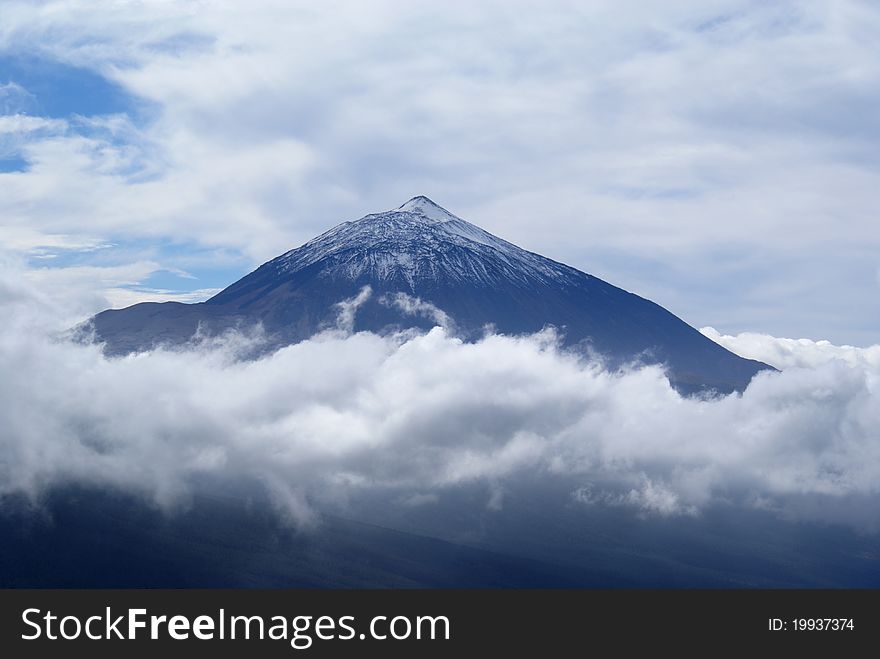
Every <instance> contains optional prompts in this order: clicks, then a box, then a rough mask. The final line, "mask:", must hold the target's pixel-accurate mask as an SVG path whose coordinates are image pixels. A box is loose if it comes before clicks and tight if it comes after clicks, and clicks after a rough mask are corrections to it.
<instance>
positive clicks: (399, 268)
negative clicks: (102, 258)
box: [93, 196, 769, 392]
mask: <svg viewBox="0 0 880 659" xmlns="http://www.w3.org/2000/svg"><path fill="white" fill-rule="evenodd" d="M367 286H368V287H369V290H370V291H371V295H370V297H369V298H368V299H363V296H362V300H361V304H360V305H359V307H358V309H357V313H356V316H355V318H354V329H355V330H356V331H363V330H367V331H375V332H384V331H389V330H393V329H400V328H404V327H422V328H428V327H431V326H432V325H434V324H436V322H437V321H438V318H443V319H450V320H451V323H452V324H453V325H454V327H455V330H456V332H457V333H459V334H460V335H461V336H462V337H463V338H465V339H473V338H478V337H479V336H482V334H483V333H484V331H485V328H486V326H491V327H493V328H494V329H495V331H498V332H502V333H506V334H522V333H529V332H535V331H538V330H541V329H542V328H544V327H546V326H548V325H553V326H555V327H557V328H558V329H559V330H560V331H561V332H562V334H563V336H564V341H565V343H566V344H567V345H570V346H574V347H581V348H583V349H585V350H587V349H588V350H590V351H591V352H592V353H594V354H599V355H601V356H602V357H603V358H604V359H605V360H606V363H608V364H609V366H611V367H615V366H619V365H622V364H625V363H631V362H633V361H641V362H644V363H661V364H665V365H666V366H667V368H668V372H669V375H670V379H671V380H672V382H673V383H674V384H675V385H676V386H677V387H678V388H679V389H682V390H686V391H693V390H700V389H707V388H709V389H715V390H718V391H724V392H727V391H733V390H742V389H744V388H745V386H746V385H747V384H748V382H749V380H750V379H751V378H752V376H753V375H755V373H757V372H758V371H760V370H762V369H766V368H769V367H768V366H766V365H765V364H762V363H760V362H756V361H752V360H747V359H743V358H741V357H738V356H737V355H735V354H733V353H731V352H729V351H728V350H726V349H724V348H722V347H721V346H719V345H718V344H716V343H714V342H713V341H711V340H709V339H707V338H706V337H704V336H703V335H702V334H700V333H699V332H698V331H697V330H695V329H694V328H693V327H690V326H689V325H688V324H686V323H685V322H684V321H682V320H680V319H679V318H677V317H676V316H674V315H673V314H671V313H669V312H668V311H666V310H665V309H663V308H662V307H660V306H658V305H656V304H654V303H653V302H650V301H649V300H645V299H643V298H641V297H638V296H637V295H634V294H632V293H628V292H626V291H624V290H622V289H620V288H617V287H615V286H612V285H611V284H608V283H607V282H604V281H602V280H601V279H597V278H596V277H593V276H591V275H588V274H586V273H583V272H581V271H579V270H577V269H575V268H572V267H569V266H567V265H564V264H562V263H558V262H556V261H553V260H551V259H548V258H545V257H543V256H540V255H538V254H534V253H532V252H529V251H526V250H524V249H522V248H520V247H517V246H516V245H514V244H512V243H509V242H507V241H506V240H503V239H501V238H498V237H497V236H494V235H492V234H491V233H489V232H487V231H484V230H483V229H481V228H479V227H478V226H476V225H474V224H471V223H470V222H467V221H465V220H463V219H461V218H460V217H457V216H456V215H453V214H452V213H450V212H449V211H447V210H446V209H444V208H442V207H440V206H439V205H437V204H435V203H434V202H433V201H431V200H430V199H428V198H427V197H423V196H418V197H413V198H412V199H410V200H409V201H407V202H406V203H405V204H403V205H401V206H399V207H397V208H395V209H393V210H390V211H386V212H384V213H374V214H371V215H366V216H364V217H362V218H361V219H359V220H354V221H350V222H343V223H342V224H339V225H337V226H335V227H333V228H332V229H330V230H329V231H327V232H325V233H323V234H321V235H320V236H317V237H316V238H314V239H312V240H310V241H309V242H307V243H306V244H305V245H302V246H301V247H297V248H296V249H293V250H291V251H289V252H286V253H284V254H282V255H281V256H279V257H277V258H275V259H273V260H271V261H269V262H268V263H265V264H263V265H262V266H260V267H259V268H257V269H256V270H255V271H254V272H252V273H250V274H249V275H247V276H245V277H243V278H242V279H240V280H239V281H237V282H235V283H234V284H232V285H231V286H229V287H228V288H226V289H224V290H223V291H221V292H220V293H218V294H217V295H215V296H214V297H212V298H211V299H210V300H208V301H206V302H202V303H199V304H181V303H176V302H166V303H161V304H160V303H149V302H148V303H142V304H136V305H134V306H131V307H128V308H126V309H119V310H108V311H104V312H102V313H100V314H98V315H97V316H95V317H94V319H93V325H94V329H95V333H96V336H97V337H98V339H99V340H101V341H103V342H104V343H105V350H106V351H107V352H108V353H109V354H123V353H126V352H131V351H136V350H143V349H149V348H151V347H154V346H156V345H160V344H179V343H184V342H186V341H188V340H190V339H191V338H192V337H193V336H194V335H195V334H196V332H199V333H201V334H202V335H204V334H209V335H210V334H214V333H218V332H222V331H224V330H226V329H229V328H231V327H246V326H247V325H253V324H256V323H260V324H261V325H262V326H263V328H264V329H265V330H266V331H267V332H268V333H269V336H270V337H271V339H272V341H271V342H272V345H276V346H281V345H286V344H289V343H293V342H296V341H300V340H303V339H306V338H308V337H310V336H312V335H313V334H315V333H316V332H317V331H320V330H321V329H322V328H325V327H327V326H330V325H332V324H333V323H334V322H335V319H336V317H337V316H338V313H339V305H338V303H339V302H341V301H343V300H346V299H350V298H352V297H354V296H357V295H358V294H359V293H360V292H361V291H362V290H363V289H364V287H367Z"/></svg>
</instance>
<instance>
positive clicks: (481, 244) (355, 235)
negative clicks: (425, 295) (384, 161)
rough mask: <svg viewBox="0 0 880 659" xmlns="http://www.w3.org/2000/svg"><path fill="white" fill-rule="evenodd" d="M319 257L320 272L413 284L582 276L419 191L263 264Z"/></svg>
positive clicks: (289, 268)
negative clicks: (488, 229)
mask: <svg viewBox="0 0 880 659" xmlns="http://www.w3.org/2000/svg"><path fill="white" fill-rule="evenodd" d="M319 262H320V263H323V264H324V267H323V276H325V277H330V278H341V279H345V280H349V281H356V280H360V279H363V278H369V279H375V280H379V281H390V280H397V281H402V282H406V284H407V287H408V288H409V289H410V291H412V292H417V289H418V282H420V281H431V282H434V283H437V282H440V281H444V280H445V281H451V280H458V281H470V282H472V283H474V284H483V285H495V284H497V283H499V282H501V281H508V282H518V283H519V284H520V285H523V286H529V285H533V284H535V283H536V282H546V281H551V280H552V281H556V282H558V283H560V284H566V283H571V282H572V281H573V280H575V279H579V278H581V277H585V276H587V275H584V274H583V273H579V272H577V271H575V270H574V269H572V268H569V267H568V266H564V265H562V264H560V263H556V262H555V261H551V260H550V259H547V258H544V257H542V256H539V255H537V254H533V253H532V252H528V251H526V250H524V249H522V248H520V247H517V246H516V245H514V244H512V243H509V242H507V241H506V240H502V239H501V238H498V237H497V236H494V235H492V234H491V233H489V232H488V231H485V230H483V229H481V228H480V227H478V226H476V225H475V224H471V223H470V222H467V221H465V220H463V219H461V218H460V217H458V216H456V215H453V214H452V213H450V212H449V211H447V210H446V209H444V208H442V207H441V206H439V205H438V204H436V203H434V202H433V201H431V200H430V199H428V198H427V197H424V196H417V197H413V198H412V199H410V200H409V201H407V202H406V203H404V204H402V205H401V206H398V207H397V208H395V209H392V210H389V211H385V212H382V213H372V214H370V215H365V216H364V217H362V218H360V219H359V220H355V221H351V222H343V223H342V224H339V225H337V226H335V227H333V228H332V229H330V230H329V231H327V232H325V233H323V234H321V235H320V236H318V237H316V238H314V239H312V240H310V241H309V242H307V243H306V244H305V245H303V246H302V247H298V248H296V249H294V250H291V251H290V252H287V253H286V254H284V255H282V256H281V257H279V258H278V259H275V260H274V261H272V262H270V263H269V264H267V265H269V266H273V265H274V268H275V269H276V270H277V271H278V272H284V273H295V272H299V271H301V270H303V269H304V268H309V267H311V266H313V265H315V264H317V263H319Z"/></svg>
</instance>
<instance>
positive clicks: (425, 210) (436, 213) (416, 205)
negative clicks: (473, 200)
mask: <svg viewBox="0 0 880 659" xmlns="http://www.w3.org/2000/svg"><path fill="white" fill-rule="evenodd" d="M395 210H397V211H400V212H402V213H415V214H416V215H421V216H422V217H424V218H426V219H428V220H433V221H434V222H451V221H454V220H461V218H460V217H456V216H455V215H453V214H452V213H450V212H449V211H448V210H446V209H445V208H443V207H442V206H440V205H438V204H435V203H434V202H433V201H431V200H430V199H428V198H427V197H425V196H424V195H418V196H417V197H413V198H412V199H410V200H409V201H407V202H406V203H405V204H401V205H400V206H398V207H397V208H396V209H395Z"/></svg>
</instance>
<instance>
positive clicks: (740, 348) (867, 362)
mask: <svg viewBox="0 0 880 659" xmlns="http://www.w3.org/2000/svg"><path fill="white" fill-rule="evenodd" d="M700 331H701V332H702V333H703V334H704V335H706V336H707V337H709V338H710V339H712V340H713V341H715V342H716V343H719V344H721V345H722V346H724V347H725V348H727V349H728V350H731V351H732V352H735V353H736V354H738V355H741V356H742V357H748V358H749V359H757V360H758V361H762V362H764V363H765V364H770V365H771V366H775V367H776V368H780V369H785V368H816V367H817V366H822V365H824V364H828V363H832V362H835V361H841V362H844V363H846V364H849V365H850V366H856V367H868V368H873V369H877V368H880V345H874V346H868V347H867V348H859V347H856V346H847V345H843V346H837V345H834V344H832V343H831V342H830V341H813V340H811V339H780V338H777V337H775V336H768V335H766V334H757V333H755V332H743V333H741V334H737V335H736V336H730V335H726V334H721V333H720V332H718V331H717V330H716V329H715V328H713V327H703V328H701V329H700Z"/></svg>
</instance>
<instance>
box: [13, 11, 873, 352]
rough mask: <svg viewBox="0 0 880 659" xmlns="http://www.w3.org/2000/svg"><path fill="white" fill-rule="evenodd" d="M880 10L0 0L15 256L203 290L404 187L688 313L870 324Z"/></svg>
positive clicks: (386, 204) (132, 288) (199, 295)
mask: <svg viewBox="0 0 880 659" xmlns="http://www.w3.org/2000/svg"><path fill="white" fill-rule="evenodd" d="M878 103H880V7H878V6H877V5H876V4H875V3H870V2H860V1H856V0H835V1H832V0H823V1H819V0H804V1H798V2H774V3H766V2H743V1H736V2H733V1H727V0H706V1H702V0H701V1H699V2H675V1H673V2H626V1H623V2H620V1H616V2H602V1H596V2H568V1H555V2H547V3H540V5H538V4H535V3H527V2H517V1H513V2H475V3H466V4H465V3H461V4H456V5H454V6H453V5H450V4H449V3H441V2H427V1H426V2H417V3H413V2H394V1H381V0H380V1H377V2H371V3H369V6H367V3H361V2H344V1H331V2H322V3H319V4H316V3H311V2H309V3H305V2H302V3H301V2H271V1H261V2H251V3H237V2H212V1H202V2H174V1H161V2H160V1H155V2H146V1H137V2H136V1H120V2H114V3H93V2H85V1H76V0H70V1H65V2H15V1H8V2H4V3H3V4H2V6H0V245H2V252H0V258H2V259H3V260H4V263H6V264H14V266H15V267H17V268H19V270H20V271H21V273H22V276H23V277H24V278H26V279H27V280H29V281H30V282H31V283H33V284H35V285H37V286H39V287H40V288H41V289H42V290H43V291H44V294H45V295H47V296H50V297H52V298H53V299H54V300H55V301H56V303H57V304H58V305H59V306H63V308H64V309H65V310H66V312H67V315H68V316H67V317H69V318H71V319H75V318H79V319H81V318H84V317H87V316H88V315H90V314H91V313H94V312H96V311H98V310H100V309H103V308H106V307H107V306H116V307H119V306H125V305H128V304H132V303H134V302H137V301H142V300H170V299H175V300H182V301H193V300H201V299H205V298H206V297H207V296H209V295H210V294H211V293H212V292H213V291H216V290H217V289H220V288H223V287H225V286H226V285H228V284H229V283H231V282H233V281H235V280H236V279H238V278H239V277H240V276H242V275H244V274H246V273H247V272H249V271H250V270H251V269H253V268H254V267H255V266H257V265H259V264H260V263H262V262H265V261H267V260H269V259H271V258H273V257H274V256H276V255H278V254H280V253H283V252H284V251H287V250H288V249H291V248H292V247H295V246H297V245H299V244H302V243H303V242H305V241H306V240H308V239H309V238H311V237H313V236H314V235H316V234H318V233H320V232H322V231H323V230H325V229H327V228H329V227H331V226H333V225H335V224H337V223H339V222H342V221H345V220H351V219H356V218H358V217H361V216H363V215H365V214H367V213H370V212H377V211H382V210H387V209H390V208H394V207H396V206H398V205H400V204H401V203H402V202H404V201H405V200H407V199H409V198H410V197H412V196H415V195H418V194H423V195H427V196H429V197H431V198H432V199H433V200H434V201H436V202H437V203H439V204H440V205H442V206H444V207H446V208H447V209H449V210H450V211H452V212H453V213H455V214H457V215H459V216H461V217H464V218H465V219H468V220H470V221H472V222H474V223H476V224H478V225H480V226H482V227H484V228H486V229H487V230H489V231H491V232H493V233H495V234H497V235H499V236H502V237H504V238H506V239H508V240H511V241H512V242H515V243H517V244H519V245H521V246H523V247H525V248H527V249H530V250H533V251H536V252H538V253H541V254H544V255H546V256H549V257H551V258H554V259H557V260H560V261H563V262H565V263H568V264H570V265H573V266H575V267H577V268H579V269H582V270H584V271H586V272H589V273H591V274H594V275H596V276H599V277H601V278H604V279H606V280H607V281H610V282H611V283H614V284H616V285H618V286H621V287H623V288H626V289H627V290H631V291H633V292H636V293H638V294H640V295H642V296H644V297H648V298H650V299H653V300H654V301H656V302H658V303H660V304H661V305H663V306H665V307H667V308H669V309H670V310H671V311H673V312H674V313H676V314H677V315H679V316H681V317H682V318H684V319H685V320H686V321H687V322H689V323H690V324H692V325H694V326H696V327H704V326H711V327H713V328H715V329H717V330H718V331H719V332H721V333H724V334H731V335H735V334H739V333H742V332H758V333H767V334H770V335H774V336H780V337H791V338H794V339H797V338H808V339H811V340H816V341H818V340H830V341H831V342H833V343H835V344H852V345H855V346H869V345H871V344H873V343H878V342H880V306H878V303H877V300H878V287H880V257H878V254H880V250H878V247H880V231H878V230H877V226H878V222H877V217H876V212H877V210H876V209H877V207H878V204H877V194H878V193H877V191H878V190H880V161H878V153H880V149H878V141H880V140H878V136H880V119H878V117H880V113H877V112H876V107H877V106H878Z"/></svg>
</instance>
